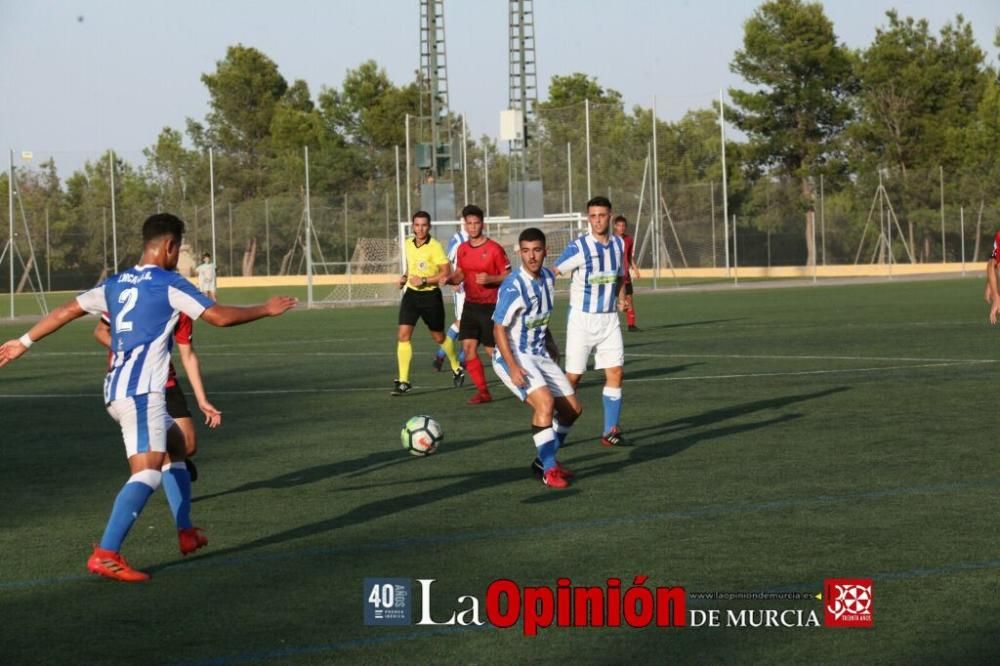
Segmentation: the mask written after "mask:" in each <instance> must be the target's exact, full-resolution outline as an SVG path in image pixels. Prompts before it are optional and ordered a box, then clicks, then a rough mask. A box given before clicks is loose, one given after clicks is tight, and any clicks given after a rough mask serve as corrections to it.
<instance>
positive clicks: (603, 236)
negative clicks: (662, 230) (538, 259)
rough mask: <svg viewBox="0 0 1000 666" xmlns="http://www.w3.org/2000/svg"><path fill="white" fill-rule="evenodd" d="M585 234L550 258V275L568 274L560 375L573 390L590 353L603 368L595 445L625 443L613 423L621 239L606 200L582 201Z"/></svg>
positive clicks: (621, 303)
mask: <svg viewBox="0 0 1000 666" xmlns="http://www.w3.org/2000/svg"><path fill="white" fill-rule="evenodd" d="M587 221H588V223H589V224H590V233H589V234H587V235H585V236H581V237H580V238H577V239H576V240H574V241H572V242H571V243H570V244H569V245H568V246H567V247H566V249H565V250H564V251H563V253H562V255H561V256H560V257H559V260H558V261H556V273H557V274H560V275H571V276H572V280H571V282H570V290H569V294H570V299H569V304H570V310H569V318H568V321H567V324H566V377H567V378H568V379H569V382H570V384H572V385H573V388H576V386H577V384H578V383H579V382H580V376H581V375H582V374H583V373H584V371H586V369H587V360H588V359H589V358H590V354H591V352H594V369H595V370H601V369H603V370H604V392H603V396H604V400H603V402H604V430H603V433H604V434H603V435H602V436H601V444H603V445H604V446H617V445H620V444H623V443H624V441H625V438H624V436H623V435H622V432H621V426H620V425H619V421H620V418H621V408H622V365H623V364H624V362H625V347H624V344H623V343H622V330H621V323H620V322H619V321H618V312H617V310H622V309H626V308H627V307H628V302H629V300H630V298H629V297H628V296H626V295H625V280H624V265H625V243H624V242H623V241H622V239H621V238H618V237H617V236H612V235H611V234H610V231H609V228H610V225H611V202H610V201H609V200H608V199H607V197H602V196H598V197H594V198H593V199H591V200H590V201H588V202H587Z"/></svg>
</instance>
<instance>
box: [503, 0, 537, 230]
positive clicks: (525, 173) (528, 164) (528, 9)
mask: <svg viewBox="0 0 1000 666" xmlns="http://www.w3.org/2000/svg"><path fill="white" fill-rule="evenodd" d="M508 10H509V11H508V13H509V21H508V32H507V35H508V56H507V60H508V90H509V95H508V107H507V108H508V109H510V110H511V111H513V112H514V115H515V118H516V119H517V122H519V123H520V128H519V129H520V132H518V134H520V137H519V138H515V139H514V140H512V141H511V142H510V195H511V216H512V217H521V218H533V217H541V216H542V214H543V212H544V211H543V208H544V206H543V197H542V181H541V179H540V178H541V165H540V164H538V165H537V168H536V165H535V160H533V159H531V157H530V155H529V150H528V147H529V144H530V143H531V141H532V139H533V138H534V136H535V131H536V129H537V120H538V119H537V117H536V108H535V107H536V106H537V104H538V73H537V67H536V63H537V61H536V60H535V10H534V2H533V0H508ZM538 157H539V161H540V159H541V155H539V156H538Z"/></svg>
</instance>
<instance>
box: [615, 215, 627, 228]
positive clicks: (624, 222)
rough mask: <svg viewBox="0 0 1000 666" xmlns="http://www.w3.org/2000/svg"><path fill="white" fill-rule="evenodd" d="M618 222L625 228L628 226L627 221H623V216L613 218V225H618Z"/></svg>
mask: <svg viewBox="0 0 1000 666" xmlns="http://www.w3.org/2000/svg"><path fill="white" fill-rule="evenodd" d="M619 222H622V223H623V224H624V225H625V226H626V227H627V226H628V220H626V219H625V216H624V215H616V216H615V221H614V224H618V223H619Z"/></svg>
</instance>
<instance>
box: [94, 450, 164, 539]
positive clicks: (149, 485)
mask: <svg viewBox="0 0 1000 666" xmlns="http://www.w3.org/2000/svg"><path fill="white" fill-rule="evenodd" d="M161 476H162V475H161V473H160V470H158V469H144V470H142V471H141V472H136V473H135V474H133V475H132V476H130V477H129V480H128V481H126V482H125V485H124V486H123V487H122V489H121V490H120V491H118V496H117V497H116V498H115V504H114V506H113V507H112V509H111V517H110V518H108V525H107V527H105V528H104V536H102V537H101V548H103V549H105V550H113V551H115V552H116V553H117V552H119V551H120V550H121V547H122V542H124V541H125V537H126V536H128V531H129V530H130V529H132V525H134V524H135V521H136V519H137V518H138V517H139V514H140V513H142V509H143V507H145V506H146V500H148V499H149V496H150V495H152V494H153V491H155V490H156V489H157V487H158V486H159V485H160V477H161Z"/></svg>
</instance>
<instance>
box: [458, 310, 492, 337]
mask: <svg viewBox="0 0 1000 666" xmlns="http://www.w3.org/2000/svg"><path fill="white" fill-rule="evenodd" d="M496 307H497V306H496V305H495V304H494V303H470V302H469V301H466V302H465V306H464V307H463V308H462V319H461V321H459V323H458V339H459V340H478V341H479V342H481V343H482V344H483V345H484V346H486V347H496V341H495V340H494V339H493V311H494V310H496Z"/></svg>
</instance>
